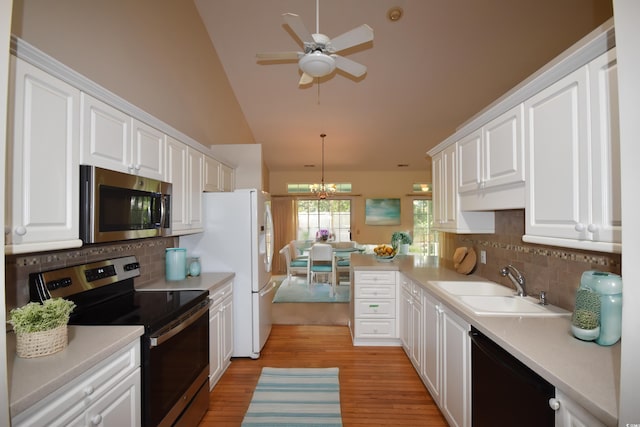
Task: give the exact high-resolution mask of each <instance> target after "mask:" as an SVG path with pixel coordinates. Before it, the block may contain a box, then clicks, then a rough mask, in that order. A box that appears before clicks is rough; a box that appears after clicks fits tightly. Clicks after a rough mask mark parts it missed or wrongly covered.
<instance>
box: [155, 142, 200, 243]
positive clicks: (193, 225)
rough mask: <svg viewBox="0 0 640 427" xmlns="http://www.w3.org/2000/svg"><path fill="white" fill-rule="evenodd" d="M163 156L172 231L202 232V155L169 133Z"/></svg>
mask: <svg viewBox="0 0 640 427" xmlns="http://www.w3.org/2000/svg"><path fill="white" fill-rule="evenodd" d="M166 159H167V164H166V167H165V169H166V173H165V175H164V177H163V180H164V181H166V182H170V183H171V188H172V194H171V231H172V234H174V235H180V234H185V233H187V232H189V233H193V232H195V231H201V230H202V191H203V173H204V154H202V153H200V152H199V151H197V150H194V149H192V148H191V147H189V146H187V145H186V144H183V143H182V142H180V141H178V140H176V139H174V138H171V137H169V136H168V137H167V146H166Z"/></svg>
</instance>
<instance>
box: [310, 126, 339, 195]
mask: <svg viewBox="0 0 640 427" xmlns="http://www.w3.org/2000/svg"><path fill="white" fill-rule="evenodd" d="M325 136H327V135H326V134H324V133H321V134H320V138H322V180H321V183H320V184H311V185H310V186H309V189H310V190H311V192H312V193H313V194H315V195H316V196H317V197H318V199H320V200H324V199H326V198H327V197H329V196H331V195H332V194H334V193H335V192H336V185H335V184H325V183H324V137H325Z"/></svg>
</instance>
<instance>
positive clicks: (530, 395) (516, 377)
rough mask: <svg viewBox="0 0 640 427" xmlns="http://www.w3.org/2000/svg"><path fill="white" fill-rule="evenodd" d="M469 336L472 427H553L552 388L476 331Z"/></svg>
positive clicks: (473, 330)
mask: <svg viewBox="0 0 640 427" xmlns="http://www.w3.org/2000/svg"><path fill="white" fill-rule="evenodd" d="M469 336H470V337H471V391H472V396H471V420H472V425H473V427H514V426H518V427H527V426H531V427H544V426H549V427H553V425H554V417H555V412H554V411H553V410H552V409H551V408H550V407H549V399H550V398H552V397H554V396H555V389H554V387H553V386H552V385H551V384H550V383H549V382H547V381H546V380H545V379H544V378H542V377H541V376H540V375H538V374H536V373H535V372H533V371H532V370H531V369H530V368H528V367H527V366H526V365H524V364H523V363H522V362H520V361H519V360H518V359H516V358H515V357H513V356H512V355H511V354H509V353H508V352H507V351H506V350H504V349H503V348H502V347H500V346H499V345H498V344H496V343H495V342H493V341H492V340H491V339H489V338H488V337H487V336H485V335H483V334H482V333H481V332H480V331H478V330H477V329H475V328H473V327H472V328H471V331H470V332H469Z"/></svg>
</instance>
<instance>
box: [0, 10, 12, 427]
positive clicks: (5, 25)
mask: <svg viewBox="0 0 640 427" xmlns="http://www.w3.org/2000/svg"><path fill="white" fill-rule="evenodd" d="M12 5H13V2H12V0H0V46H4V47H0V135H2V136H0V164H2V165H4V164H5V152H6V150H5V148H6V144H7V141H6V136H5V135H6V134H7V84H8V80H9V78H8V74H9V40H10V38H9V37H10V34H11V7H12ZM2 171H3V172H2V174H0V220H1V221H0V222H2V224H4V184H5V176H4V169H2ZM0 255H1V256H2V258H3V259H4V240H3V244H2V246H0ZM0 283H1V284H2V285H1V286H0V319H6V313H5V286H4V262H3V263H1V264H0ZM3 331H4V328H3ZM0 425H5V426H8V425H9V390H8V383H7V336H6V334H4V333H1V334H0Z"/></svg>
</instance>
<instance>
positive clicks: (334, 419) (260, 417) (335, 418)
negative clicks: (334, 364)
mask: <svg viewBox="0 0 640 427" xmlns="http://www.w3.org/2000/svg"><path fill="white" fill-rule="evenodd" d="M341 425H342V416H341V414H340V383H339V381H338V368H262V374H261V375H260V378H259V379H258V385H257V386H256V389H255V391H254V392H253V397H252V398H251V404H250V405H249V409H248V410H247V413H246V414H245V416H244V420H243V421H242V426H244V427H250V426H262V427H266V426H272V427H276V426H305V427H310V426H318V427H319V426H341Z"/></svg>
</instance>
